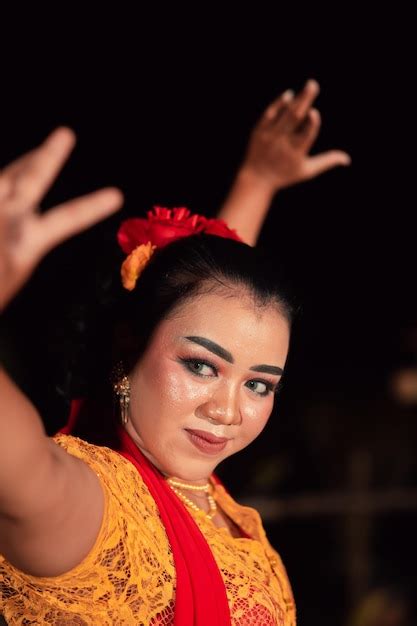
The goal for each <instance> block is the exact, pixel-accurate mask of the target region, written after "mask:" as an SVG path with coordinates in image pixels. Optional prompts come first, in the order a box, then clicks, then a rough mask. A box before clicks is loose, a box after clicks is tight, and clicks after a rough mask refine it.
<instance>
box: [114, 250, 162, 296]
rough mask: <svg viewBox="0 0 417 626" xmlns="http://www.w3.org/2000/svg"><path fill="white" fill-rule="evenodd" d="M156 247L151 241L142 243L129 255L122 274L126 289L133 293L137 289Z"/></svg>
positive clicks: (124, 262)
mask: <svg viewBox="0 0 417 626" xmlns="http://www.w3.org/2000/svg"><path fill="white" fill-rule="evenodd" d="M155 248H156V246H153V245H152V243H151V242H150V241H148V243H142V244H141V245H140V246H136V248H135V249H134V250H133V251H132V252H131V253H130V254H129V256H128V257H126V259H125V260H124V261H123V264H122V269H121V274H122V283H123V287H124V288H125V289H128V290H129V291H132V289H134V288H135V285H136V281H137V279H138V278H139V276H140V275H141V273H142V272H143V270H144V269H145V267H146V265H147V263H148V261H149V259H150V258H151V256H152V254H153V252H154V250H155Z"/></svg>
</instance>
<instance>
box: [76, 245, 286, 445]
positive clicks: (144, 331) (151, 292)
mask: <svg viewBox="0 0 417 626" xmlns="http://www.w3.org/2000/svg"><path fill="white" fill-rule="evenodd" d="M118 281H119V282H120V279H118ZM118 291H119V293H118V294H117V296H116V299H115V306H114V307H113V308H112V314H111V316H110V322H107V329H106V332H105V335H106V339H101V340H100V344H101V350H100V352H101V354H100V355H99V354H97V359H96V363H95V366H94V372H95V375H94V377H93V379H94V380H93V383H92V387H91V388H90V390H89V393H88V400H87V401H85V402H84V405H83V409H82V410H81V413H80V415H79V419H78V422H77V425H76V427H75V429H74V431H73V434H74V435H77V436H79V437H81V438H83V439H86V440H87V441H90V442H91V443H96V444H99V445H109V446H110V447H114V446H115V445H117V441H115V431H116V429H115V417H114V414H115V411H114V406H113V404H114V400H112V398H113V394H112V388H111V382H110V381H111V377H110V371H111V369H112V367H114V366H115V365H116V364H117V363H118V362H119V361H122V362H123V364H124V368H125V371H126V373H128V372H129V371H130V370H131V369H132V368H133V366H134V364H135V363H136V362H137V361H138V360H139V359H140V357H141V355H142V354H143V353H144V351H145V350H146V347H147V345H148V342H149V340H150V338H151V337H152V335H153V333H154V330H155V329H156V327H157V326H158V324H159V323H160V322H161V321H162V320H164V319H166V318H167V317H168V316H169V315H170V314H172V313H173V312H174V311H175V310H176V309H178V308H179V307H181V306H183V305H186V302H187V300H189V299H192V298H194V297H196V296H197V295H200V294H205V293H210V292H216V293H222V294H224V295H225V297H230V296H233V295H234V294H236V295H242V293H243V294H244V295H247V296H249V297H250V298H251V299H252V301H253V304H254V305H255V306H256V307H259V308H263V307H265V306H270V305H273V306H275V307H276V308H277V310H278V311H279V312H280V314H281V315H283V316H284V317H285V319H286V320H287V321H288V324H289V326H291V324H292V320H293V318H294V314H295V313H296V311H297V307H296V305H295V300H294V297H293V296H292V295H290V289H289V285H288V283H287V280H286V279H285V277H284V273H283V270H282V267H281V266H279V265H278V263H277V262H276V261H275V260H273V259H271V258H269V257H268V256H267V255H266V254H265V253H263V252H261V251H260V250H259V249H257V248H253V247H251V246H249V245H247V244H244V243H242V242H240V241H235V240H232V239H226V238H223V237H218V236H214V235H206V234H199V235H193V236H190V237H184V238H182V239H178V240H176V241H174V242H172V243H170V244H169V245H167V246H165V247H164V248H161V249H157V251H156V252H155V253H154V255H153V256H152V258H151V260H150V261H149V263H148V264H147V266H146V267H145V269H144V271H143V272H142V274H141V275H140V277H139V279H138V281H137V284H136V287H135V288H134V289H133V290H132V291H131V292H128V291H126V290H124V289H123V288H122V287H121V286H120V287H118ZM103 347H104V348H105V349H104V350H103Z"/></svg>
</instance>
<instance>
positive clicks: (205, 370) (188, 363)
mask: <svg viewBox="0 0 417 626" xmlns="http://www.w3.org/2000/svg"><path fill="white" fill-rule="evenodd" d="M181 362H182V363H183V364H184V365H185V367H186V368H187V369H188V370H189V371H190V372H192V373H193V374H196V376H203V377H210V376H213V375H214V376H217V370H216V368H215V367H214V365H211V363H208V362H207V361H202V360H201V359H181Z"/></svg>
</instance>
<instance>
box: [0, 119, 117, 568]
mask: <svg viewBox="0 0 417 626" xmlns="http://www.w3.org/2000/svg"><path fill="white" fill-rule="evenodd" d="M74 142H75V138H74V135H73V133H72V131H70V130H69V129H66V128H62V129H58V130H57V131H55V132H54V133H52V135H51V136H50V137H48V139H47V140H46V141H45V142H44V143H43V144H42V145H41V146H39V147H38V148H36V149H35V150H33V151H32V152H30V153H28V154H26V155H24V156H23V157H21V158H20V159H18V160H17V161H15V162H14V163H12V164H11V165H9V166H7V167H6V168H5V169H4V170H3V171H2V172H1V173H0V310H1V311H3V309H4V308H5V307H6V305H7V304H8V303H9V302H10V300H11V299H12V298H13V296H14V295H15V294H16V293H17V292H18V291H19V289H20V288H21V286H22V285H23V284H24V283H25V281H26V280H27V279H28V278H29V276H30V274H31V273H32V271H33V270H34V268H35V267H36V265H37V263H38V262H39V260H40V259H41V258H42V256H44V255H45V254H46V253H47V252H48V251H49V250H50V249H51V248H53V247H54V246H56V245H57V244H58V243H60V242H61V241H63V240H64V239H66V238H68V237H70V236H71V235H73V234H75V233H78V232H80V231H82V230H84V229H86V228H88V227H89V226H91V225H92V224H94V223H95V222H98V221H99V220H101V219H103V218H104V217H106V216H108V215H109V214H110V213H113V212H114V211H116V210H117V209H118V208H119V207H120V205H121V203H122V194H121V193H120V192H119V191H118V190H116V189H104V190H101V191H97V192H95V193H92V194H89V195H87V196H83V197H81V198H77V199H75V200H71V201H69V202H65V203H64V204H61V205H60V206H57V207H55V208H54V209H51V210H50V211H48V212H46V213H44V214H40V213H39V212H38V211H37V209H38V207H39V203H40V201H41V199H42V198H43V196H44V194H45V193H46V191H47V189H48V188H49V187H50V185H51V184H52V182H53V181H54V179H55V177H56V176H57V174H58V172H59V170H60V169H61V167H62V166H63V164H64V162H65V161H66V159H67V158H68V155H69V153H70V152H71V150H72V148H73V145H74ZM102 510H103V497H102V492H101V488H100V485H99V483H98V480H97V477H96V476H95V474H94V473H93V472H92V470H91V469H90V468H89V467H88V466H87V465H86V464H84V463H82V462H81V461H79V460H78V459H75V457H72V456H70V455H69V454H67V453H66V452H65V451H64V450H63V449H62V448H60V447H59V446H58V445H56V444H55V443H54V442H53V441H52V440H50V439H49V438H48V437H47V436H46V433H45V430H44V428H43V424H42V420H41V418H40V416H39V415H38V413H37V411H36V409H35V407H34V406H33V405H32V404H31V402H30V401H29V399H28V398H26V397H25V395H24V394H23V393H22V392H21V391H20V389H18V388H17V386H16V385H15V384H14V383H13V381H12V380H11V379H10V377H9V376H8V374H7V373H6V371H5V370H4V369H3V368H2V367H1V364H0V554H2V555H3V556H5V557H6V558H7V559H8V560H9V561H10V562H11V563H12V564H13V565H15V566H17V567H19V568H20V569H23V570H24V571H27V572H29V573H32V574H35V575H39V576H54V575H56V574H59V573H62V572H63V571H67V570H68V569H71V567H73V566H74V565H76V564H77V563H79V562H80V561H81V559H82V557H83V556H84V555H85V554H86V553H87V552H88V549H89V548H90V547H91V546H92V544H93V543H94V540H95V537H96V536H97V532H98V528H99V525H100V522H101V517H102ZM80 528H82V529H83V531H82V532H81V533H80V532H79V529H80Z"/></svg>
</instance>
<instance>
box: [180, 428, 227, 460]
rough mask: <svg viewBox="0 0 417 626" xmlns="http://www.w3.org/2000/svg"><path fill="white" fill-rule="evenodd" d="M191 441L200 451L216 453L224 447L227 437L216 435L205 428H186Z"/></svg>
mask: <svg viewBox="0 0 417 626" xmlns="http://www.w3.org/2000/svg"><path fill="white" fill-rule="evenodd" d="M185 432H186V433H187V435H188V437H189V439H190V441H191V443H192V444H193V445H194V446H195V447H196V448H197V449H198V450H199V451H200V452H204V453H206V454H218V453H219V452H221V451H222V450H224V449H225V447H226V445H227V442H228V441H229V439H227V438H226V437H216V436H215V435H212V434H211V433H208V432H207V431H205V430H193V429H189V428H186V429H185Z"/></svg>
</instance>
